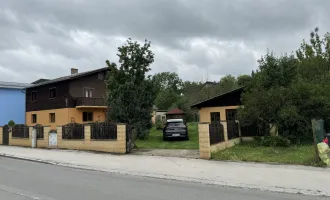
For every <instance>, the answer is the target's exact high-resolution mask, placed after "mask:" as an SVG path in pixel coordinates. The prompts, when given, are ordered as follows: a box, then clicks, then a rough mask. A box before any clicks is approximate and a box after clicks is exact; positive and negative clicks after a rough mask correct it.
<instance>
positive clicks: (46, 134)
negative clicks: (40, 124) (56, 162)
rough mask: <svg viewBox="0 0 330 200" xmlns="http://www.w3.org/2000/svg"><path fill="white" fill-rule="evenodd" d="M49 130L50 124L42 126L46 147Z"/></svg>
mask: <svg viewBox="0 0 330 200" xmlns="http://www.w3.org/2000/svg"><path fill="white" fill-rule="evenodd" d="M50 130H51V127H50V126H44V141H45V143H46V147H48V146H49V132H50Z"/></svg>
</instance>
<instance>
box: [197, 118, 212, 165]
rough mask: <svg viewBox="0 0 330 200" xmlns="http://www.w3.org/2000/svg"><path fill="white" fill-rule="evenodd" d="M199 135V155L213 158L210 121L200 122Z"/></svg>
mask: <svg viewBox="0 0 330 200" xmlns="http://www.w3.org/2000/svg"><path fill="white" fill-rule="evenodd" d="M198 137H199V157H200V158H202V159H210V158H211V144H210V128H209V123H206V122H202V123H199V124H198Z"/></svg>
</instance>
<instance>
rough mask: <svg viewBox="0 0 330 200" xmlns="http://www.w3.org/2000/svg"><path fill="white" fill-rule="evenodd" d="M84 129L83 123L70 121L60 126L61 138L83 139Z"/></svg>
mask: <svg viewBox="0 0 330 200" xmlns="http://www.w3.org/2000/svg"><path fill="white" fill-rule="evenodd" d="M84 138H85V130H84V125H83V124H78V123H70V124H67V125H64V126H62V139H66V140H70V139H84Z"/></svg>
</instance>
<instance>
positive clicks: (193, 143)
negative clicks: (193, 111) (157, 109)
mask: <svg viewBox="0 0 330 200" xmlns="http://www.w3.org/2000/svg"><path fill="white" fill-rule="evenodd" d="M188 134H189V140H188V141H184V140H182V141H180V140H179V141H163V131H162V130H157V129H156V127H153V128H152V129H150V134H149V136H148V138H147V139H145V140H136V141H135V144H136V145H137V147H138V148H139V149H198V147H199V146H198V124H197V123H188Z"/></svg>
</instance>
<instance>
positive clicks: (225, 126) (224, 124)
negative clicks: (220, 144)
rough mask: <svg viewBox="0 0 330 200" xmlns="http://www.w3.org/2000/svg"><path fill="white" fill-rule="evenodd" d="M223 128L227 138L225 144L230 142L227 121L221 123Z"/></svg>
mask: <svg viewBox="0 0 330 200" xmlns="http://www.w3.org/2000/svg"><path fill="white" fill-rule="evenodd" d="M220 123H221V124H222V126H223V136H224V138H225V142H227V141H228V128H227V121H222V122H220Z"/></svg>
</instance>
